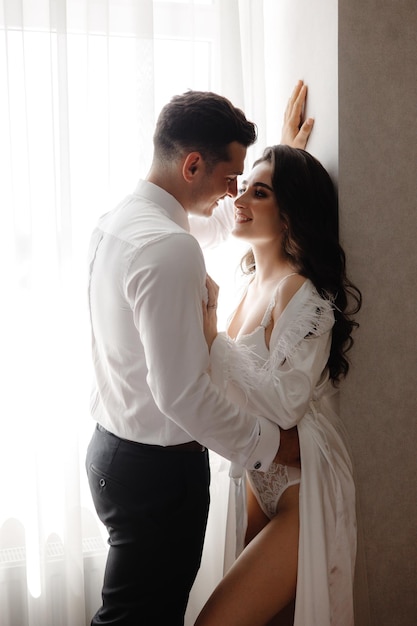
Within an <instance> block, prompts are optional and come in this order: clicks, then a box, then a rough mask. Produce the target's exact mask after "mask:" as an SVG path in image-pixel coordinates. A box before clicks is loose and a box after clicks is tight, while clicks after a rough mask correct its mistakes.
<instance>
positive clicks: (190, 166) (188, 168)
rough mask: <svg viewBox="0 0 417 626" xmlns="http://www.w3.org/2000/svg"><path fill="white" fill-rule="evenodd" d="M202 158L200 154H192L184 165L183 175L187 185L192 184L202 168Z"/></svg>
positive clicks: (186, 158)
mask: <svg viewBox="0 0 417 626" xmlns="http://www.w3.org/2000/svg"><path fill="white" fill-rule="evenodd" d="M202 162H203V159H202V156H201V154H200V153H199V152H190V153H189V154H187V156H186V157H185V160H184V163H183V165H182V175H183V177H184V179H185V180H186V181H187V183H191V182H192V181H193V180H194V178H195V176H196V174H197V173H198V171H199V170H200V169H201V166H202Z"/></svg>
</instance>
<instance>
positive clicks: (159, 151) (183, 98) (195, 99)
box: [153, 91, 257, 167]
mask: <svg viewBox="0 0 417 626" xmlns="http://www.w3.org/2000/svg"><path fill="white" fill-rule="evenodd" d="M256 136H257V131H256V126H255V124H253V123H252V122H249V121H248V120H247V119H246V117H245V115H244V113H243V111H241V110H240V109H238V108H236V107H234V106H233V105H232V103H231V102H230V101H229V100H227V98H224V97H223V96H219V95H218V94H216V93H213V92H209V91H187V92H186V93H184V94H182V95H178V96H174V97H173V98H172V100H171V101H170V102H169V103H168V104H166V105H165V106H164V108H163V109H162V111H161V113H160V115H159V117H158V121H157V124H156V129H155V133H154V138H153V140H154V148H155V156H156V157H157V158H158V159H159V160H160V161H169V160H171V159H173V158H175V157H178V155H183V154H186V153H189V152H194V151H196V152H200V153H201V155H202V157H203V158H204V160H205V161H206V163H207V165H208V166H209V167H213V166H214V165H216V163H219V162H221V161H228V160H229V158H230V157H229V153H228V149H227V147H228V144H230V143H231V142H232V141H237V142H238V143H240V144H242V145H243V146H245V148H247V147H248V146H250V145H252V144H253V143H254V142H255V141H256Z"/></svg>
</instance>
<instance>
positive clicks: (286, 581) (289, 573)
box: [196, 485, 299, 626]
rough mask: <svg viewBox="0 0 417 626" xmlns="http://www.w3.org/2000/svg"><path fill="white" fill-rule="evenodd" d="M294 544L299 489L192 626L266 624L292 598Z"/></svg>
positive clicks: (288, 495)
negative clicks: (194, 625)
mask: <svg viewBox="0 0 417 626" xmlns="http://www.w3.org/2000/svg"><path fill="white" fill-rule="evenodd" d="M298 540H299V485H294V486H292V487H289V488H288V489H287V490H286V491H285V492H284V493H283V495H282V497H281V499H280V501H279V505H278V511H277V515H276V516H275V517H274V518H273V519H272V520H270V522H269V523H268V524H267V525H266V526H265V527H264V528H263V529H262V530H261V531H260V533H259V534H258V535H257V536H256V537H254V538H253V539H252V541H251V542H250V544H249V545H248V546H247V547H246V548H245V550H244V551H243V552H242V554H241V555H240V557H239V558H238V559H237V561H236V562H235V563H234V565H233V566H232V568H231V569H230V570H229V572H228V573H227V575H226V576H225V578H224V579H223V580H222V581H221V583H220V584H219V586H218V587H217V588H216V590H215V591H214V593H213V594H212V596H211V598H210V599H209V600H208V602H207V604H206V606H205V607H204V609H203V611H202V613H201V615H200V617H199V619H198V620H197V622H196V626H216V625H218V624H222V626H264V625H265V624H267V623H268V621H269V620H271V619H272V618H273V617H274V616H276V615H277V614H278V613H279V612H280V611H281V610H282V609H284V608H285V607H286V606H287V605H288V604H289V603H290V602H291V601H292V600H293V599H294V597H295V590H296V582H297V564H298Z"/></svg>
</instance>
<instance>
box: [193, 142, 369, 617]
mask: <svg viewBox="0 0 417 626" xmlns="http://www.w3.org/2000/svg"><path fill="white" fill-rule="evenodd" d="M234 218H235V225H234V230H233V234H234V235H235V236H236V237H239V238H242V239H244V240H245V241H247V242H249V243H250V245H251V250H250V251H249V252H248V253H247V255H246V256H245V257H244V259H243V263H242V267H243V268H244V270H245V272H246V273H247V274H248V275H249V277H250V281H249V284H248V286H247V288H246V291H245V294H244V296H243V298H242V300H241V301H240V303H239V305H238V307H237V309H236V310H235V312H234V313H233V315H232V317H231V318H230V321H229V325H228V329H227V334H226V335H223V334H217V328H216V326H217V320H216V312H215V308H213V306H212V305H210V306H207V305H205V306H204V307H203V312H204V318H205V334H206V339H207V343H208V346H209V348H210V357H211V376H212V378H213V380H214V381H215V382H216V384H218V385H219V386H220V387H221V389H223V390H224V392H225V393H227V394H228V395H229V396H230V397H231V398H233V399H234V400H237V401H240V402H241V403H244V404H245V405H247V406H248V407H250V409H251V410H252V411H258V412H259V413H260V414H262V415H264V416H266V417H268V418H270V419H271V420H274V421H275V422H276V423H278V424H279V425H280V426H281V427H282V428H283V429H288V428H291V427H294V426H297V427H298V434H299V442H300V457H301V468H300V467H299V466H298V467H287V466H284V465H280V464H278V463H273V464H272V465H271V467H270V468H269V470H268V472H266V473H261V472H250V473H248V481H247V482H248V501H247V512H248V524H247V531H246V541H245V543H246V544H247V547H246V548H245V549H244V550H243V552H242V554H241V555H240V556H239V558H238V559H237V560H236V562H235V563H234V565H233V566H232V568H231V569H230V570H229V572H228V573H227V575H226V576H225V578H224V579H223V580H222V581H221V583H220V584H219V585H218V587H217V588H216V590H215V591H214V593H213V594H212V596H211V597H210V598H209V600H208V602H207V603H206V605H205V607H204V608H203V610H202V612H201V613H200V616H199V617H198V619H197V621H196V626H218V625H219V624H222V626H234V625H236V626H264V625H266V624H271V625H272V624H294V625H295V626H330V625H331V626H348V625H351V624H353V602H352V584H353V573H354V562H355V550H356V524H355V489H354V483H353V478H352V466H351V461H350V458H349V454H348V451H347V448H346V444H345V442H344V437H343V428H342V427H341V424H340V422H339V419H338V417H337V414H336V412H335V410H334V408H335V406H334V405H335V393H336V391H337V389H336V388H337V384H338V382H339V381H340V380H341V379H342V378H343V377H344V376H345V375H346V374H347V372H348V369H349V364H348V361H347V358H346V352H347V351H348V349H349V348H350V347H351V345H352V343H353V340H352V337H351V333H352V330H353V328H354V327H355V326H357V324H356V322H355V321H354V320H353V319H352V317H351V315H352V314H354V313H356V312H357V311H358V310H359V308H360V304H361V296H360V292H359V291H358V289H356V287H354V286H353V285H352V283H350V281H349V280H348V279H347V277H346V272H345V255H344V252H343V250H342V248H341V247H340V245H339V242H338V217H337V198H336V194H335V191H334V188H333V185H332V182H331V179H330V177H329V176H328V174H327V172H326V171H325V170H324V168H323V167H322V166H321V165H320V163H319V162H318V161H317V160H316V159H314V157H312V156H311V155H310V154H308V153H307V152H305V151H304V150H300V149H295V148H290V147H288V146H283V145H279V146H274V147H272V148H268V149H266V151H265V152H264V155H263V157H262V158H261V159H260V160H259V161H257V162H256V163H255V166H254V169H253V170H252V172H251V174H250V176H249V177H248V180H247V181H245V182H244V184H243V188H242V191H241V194H240V195H239V197H238V198H237V200H236V201H235V213H234ZM208 290H209V302H210V303H212V302H213V301H216V299H217V291H218V288H217V286H216V285H215V284H214V283H213V281H211V280H210V279H208ZM349 299H350V300H353V306H351V310H350V311H349V308H348V300H349ZM295 465H296V464H295Z"/></svg>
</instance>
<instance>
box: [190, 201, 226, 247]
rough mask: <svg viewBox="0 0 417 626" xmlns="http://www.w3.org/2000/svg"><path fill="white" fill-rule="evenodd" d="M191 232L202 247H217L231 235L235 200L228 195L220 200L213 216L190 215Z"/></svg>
mask: <svg viewBox="0 0 417 626" xmlns="http://www.w3.org/2000/svg"><path fill="white" fill-rule="evenodd" d="M188 220H189V224H190V232H191V234H192V235H194V237H195V238H196V239H197V241H198V243H199V244H200V246H201V247H202V248H205V249H210V248H215V247H216V246H218V245H219V244H220V243H222V242H223V241H226V239H227V238H228V237H229V235H230V233H231V231H232V229H233V225H234V220H233V200H232V198H229V197H226V198H223V200H220V202H219V206H218V207H217V208H216V209H215V210H214V212H213V215H211V217H202V216H200V215H189V216H188Z"/></svg>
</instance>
